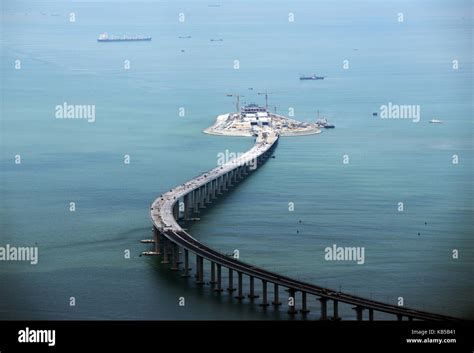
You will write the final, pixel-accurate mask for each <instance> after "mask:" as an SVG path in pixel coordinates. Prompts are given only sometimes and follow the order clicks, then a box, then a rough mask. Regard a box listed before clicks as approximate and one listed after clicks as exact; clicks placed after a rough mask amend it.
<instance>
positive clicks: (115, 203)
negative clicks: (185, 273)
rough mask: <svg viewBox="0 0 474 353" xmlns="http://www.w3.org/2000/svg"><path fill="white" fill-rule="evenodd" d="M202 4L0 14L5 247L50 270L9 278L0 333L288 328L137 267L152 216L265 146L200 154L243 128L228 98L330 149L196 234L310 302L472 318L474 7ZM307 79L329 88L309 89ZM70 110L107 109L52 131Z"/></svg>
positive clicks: (289, 164)
mask: <svg viewBox="0 0 474 353" xmlns="http://www.w3.org/2000/svg"><path fill="white" fill-rule="evenodd" d="M210 3H213V2H212V1H211V2H208V1H184V2H179V3H176V2H174V1H169V2H135V1H133V2H132V1H130V2H125V1H120V2H114V1H106V2H85V1H80V2H79V1H21V0H20V1H18V0H5V1H2V6H3V10H2V22H1V37H2V38H1V40H2V44H1V45H2V51H1V61H2V62H1V68H2V72H1V85H2V87H1V89H2V105H3V106H2V110H1V119H2V120H1V124H2V125H1V147H2V148H1V166H2V179H1V194H0V209H1V213H0V222H1V224H0V226H1V238H0V246H4V245H5V244H11V245H15V246H34V245H37V246H38V247H39V263H38V265H36V266H31V265H29V264H28V263H6V262H2V263H0V319H12V318H16V319H276V318H282V319H287V318H288V315H287V314H286V312H285V310H286V307H285V306H282V308H280V311H274V310H273V309H270V310H267V312H263V311H262V310H261V308H260V307H258V305H252V304H248V303H247V302H246V303H245V304H242V305H235V304H232V303H231V302H232V299H231V298H230V297H229V296H228V295H227V294H225V293H224V294H223V295H221V296H220V297H219V296H217V295H215V294H214V293H211V292H210V291H209V287H208V286H205V287H204V288H195V286H194V284H193V282H192V280H191V279H189V281H186V280H184V279H181V278H179V276H177V275H176V274H175V273H172V272H171V271H169V270H168V269H166V268H163V267H162V266H161V265H160V264H159V259H156V258H154V259H152V258H145V257H139V256H138V255H139V254H140V253H141V251H144V250H147V249H149V246H148V245H146V244H141V243H140V242H139V241H140V240H141V239H144V238H149V237H150V235H151V232H150V230H151V223H150V220H149V205H150V204H151V202H152V200H153V199H154V198H155V197H156V196H158V195H159V194H161V193H162V192H164V191H166V190H168V189H170V188H171V187H173V186H175V185H177V184H179V183H182V182H184V181H186V180H188V179H190V178H192V177H194V176H195V175H197V174H198V173H200V172H203V171H205V170H208V169H210V168H213V167H214V166H215V165H216V162H217V154H218V153H219V152H224V151H225V150H226V149H229V150H230V151H233V152H243V151H245V150H246V149H248V148H249V147H250V146H251V145H252V144H253V140H252V139H251V138H243V137H242V138H238V137H219V136H209V135H205V134H202V133H201V131H202V130H203V129H204V128H206V127H207V126H209V125H211V124H212V123H213V121H214V119H215V117H216V115H218V114H222V113H225V112H228V111H231V110H233V107H234V106H235V102H234V100H233V98H229V97H226V96H225V94H226V93H234V92H236V93H237V92H239V93H242V94H244V95H245V97H244V98H243V101H245V102H246V103H250V102H254V101H255V102H257V103H260V104H264V99H262V98H263V97H262V96H258V95H257V92H258V91H261V90H264V89H268V90H269V91H272V92H277V93H274V94H272V95H270V97H269V103H270V105H271V106H272V109H274V108H273V107H274V106H276V109H277V111H278V112H280V113H282V114H285V115H288V109H289V108H290V107H292V108H294V111H295V118H297V119H300V120H314V119H315V118H316V111H317V110H318V109H319V111H320V112H321V114H322V115H324V116H326V117H327V118H328V120H329V121H330V122H332V123H334V124H335V125H336V129H334V130H332V131H324V132H323V133H322V134H320V135H313V136H304V137H287V138H282V139H281V141H280V143H279V146H278V147H277V149H276V152H275V157H276V158H275V159H271V160H270V161H269V162H268V163H267V164H266V165H265V166H264V167H263V168H262V169H260V170H259V171H258V172H257V173H255V174H253V175H252V176H251V177H250V178H248V179H247V180H246V181H245V182H243V183H242V184H241V185H239V186H238V188H236V189H235V190H234V192H232V193H230V194H229V195H228V196H226V197H225V198H224V199H223V200H222V201H219V206H218V207H215V208H211V209H210V210H209V211H208V212H207V213H206V214H204V215H203V217H202V220H201V221H200V222H197V223H196V224H194V225H192V227H191V228H190V233H191V234H193V235H194V236H195V237H196V238H198V239H200V240H202V241H203V242H205V243H206V244H209V245H211V246H213V247H215V248H216V249H219V250H221V251H222V252H226V253H230V252H232V251H233V250H234V249H238V250H239V252H240V256H241V259H242V260H244V261H246V262H250V263H254V264H256V265H259V266H262V267H265V268H268V269H272V270H275V271H278V272H280V273H283V274H286V275H291V276H294V277H296V278H299V279H303V280H306V281H309V282H312V283H316V284H320V285H324V286H327V287H331V288H334V289H339V288H341V289H342V290H343V291H347V292H350V293H353V294H357V295H362V296H367V297H372V298H374V299H379V300H381V301H385V302H390V303H394V304H396V303H397V298H398V297H403V298H404V302H405V305H406V306H410V307H415V308H419V309H425V310H431V311H436V312H440V313H444V314H449V315H456V316H464V317H470V318H471V319H473V318H474V296H472V292H473V289H474V288H473V287H474V284H473V278H474V243H473V235H474V234H473V209H474V205H473V186H472V180H473V154H472V147H473V139H472V138H473V136H472V131H473V120H472V117H473V106H472V97H473V95H472V93H473V92H472V84H473V82H472V78H473V71H472V70H473V66H472V29H473V27H472V24H473V19H472V9H471V6H472V3H471V2H470V1H384V2H380V1H348V0H347V1H341V2H338V3H337V4H335V3H334V2H333V1H323V2H318V3H317V4H315V3H313V2H312V1H291V2H290V1H258V2H255V1H238V2H237V1H218V2H217V3H219V4H221V6H220V7H208V4H210ZM71 12H74V13H75V16H76V22H75V23H70V22H69V21H68V18H69V13H71ZM180 12H182V13H184V14H185V16H186V20H185V22H184V23H180V22H178V14H179V13H180ZM289 12H292V13H294V14H295V21H294V22H293V23H290V22H288V13H289ZM399 12H403V14H404V20H405V21H404V22H403V23H399V22H397V14H398V13H399ZM52 14H55V15H54V16H52ZM102 32H108V33H109V34H115V35H122V34H143V35H151V36H152V37H153V40H152V41H151V42H141V43H97V42H96V38H97V37H98V35H99V34H100V33H102ZM186 35H191V36H192V38H190V39H178V36H186ZM211 38H223V41H222V42H211V41H210V39H211ZM356 49H357V50H356ZM182 50H184V51H182ZM15 60H20V61H21V69H20V70H15V68H14V65H15ZM124 60H130V65H131V68H130V70H124V69H123V65H124ZM234 60H239V61H240V69H239V70H234V69H233V64H234ZM343 60H348V61H349V69H348V70H344V69H343V68H342V63H343ZM453 60H458V61H459V69H458V70H453V68H452V61H453ZM312 73H316V74H318V75H324V76H327V78H326V79H325V80H324V81H308V82H300V80H299V79H298V77H299V75H300V74H312ZM249 88H253V90H250V89H249ZM63 102H67V103H69V104H94V105H95V106H96V121H95V122H94V123H88V122H87V121H85V120H58V119H55V106H56V105H61V104H63ZM388 102H392V103H395V104H416V105H420V106H421V121H420V122H419V123H413V122H412V121H410V120H389V119H386V120H383V119H380V118H378V117H373V116H372V112H376V111H379V107H380V105H382V104H388ZM180 107H184V108H185V111H186V114H185V116H184V117H179V116H178V109H179V108H180ZM433 118H436V119H441V120H443V122H444V123H443V124H429V123H428V121H429V120H430V119H433ZM125 154H128V155H130V158H131V162H130V164H129V165H125V164H124V163H123V156H124V155H125ZM344 154H347V155H349V158H350V163H349V164H347V165H344V164H343V163H342V156H343V155H344ZM453 154H457V155H458V156H459V164H457V165H453V164H452V163H451V160H452V155H453ZM15 155H21V159H22V163H21V164H19V165H17V164H15V163H14V158H15ZM70 202H75V203H76V212H69V203H70ZM289 202H293V203H294V204H295V210H294V212H289V211H288V203H289ZM398 202H404V206H405V211H404V212H403V213H401V212H397V203H398ZM300 221H301V222H300ZM425 222H426V224H425ZM418 233H419V234H420V235H418ZM333 244H337V245H338V246H361V247H362V246H363V247H365V264H364V265H357V264H355V263H354V262H339V263H338V262H328V261H325V260H324V248H325V247H327V246H332V245H333ZM126 249H129V250H130V251H131V258H130V259H124V250H126ZM453 249H458V250H459V258H458V259H457V260H454V259H453V258H452V250H453ZM193 265H194V263H193ZM70 297H75V299H76V306H75V307H70V306H69V298H70ZM179 297H185V299H186V306H185V307H179V306H178V298H179ZM311 300H312V302H311V303H312V304H315V303H316V301H315V300H314V299H311ZM257 303H258V302H257ZM312 309H313V312H312V315H310V316H309V318H316V317H317V316H316V314H315V312H316V311H317V307H316V306H315V305H313V308H312ZM341 311H342V315H343V316H344V317H347V318H353V313H351V310H350V308H349V307H342V308H341Z"/></svg>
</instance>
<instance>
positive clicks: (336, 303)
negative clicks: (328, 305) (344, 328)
mask: <svg viewBox="0 0 474 353" xmlns="http://www.w3.org/2000/svg"><path fill="white" fill-rule="evenodd" d="M332 309H333V314H332V319H333V320H334V321H338V320H341V318H340V317H339V301H337V300H333V301H332Z"/></svg>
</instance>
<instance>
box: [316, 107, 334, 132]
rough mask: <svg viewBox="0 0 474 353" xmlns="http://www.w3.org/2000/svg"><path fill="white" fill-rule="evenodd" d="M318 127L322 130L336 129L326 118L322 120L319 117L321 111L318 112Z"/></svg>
mask: <svg viewBox="0 0 474 353" xmlns="http://www.w3.org/2000/svg"><path fill="white" fill-rule="evenodd" d="M316 125H318V127H322V128H325V129H334V128H335V126H334V125H333V124H329V123H328V121H327V120H326V118H320V117H319V110H318V120H316Z"/></svg>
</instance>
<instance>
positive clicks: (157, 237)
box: [153, 227, 161, 255]
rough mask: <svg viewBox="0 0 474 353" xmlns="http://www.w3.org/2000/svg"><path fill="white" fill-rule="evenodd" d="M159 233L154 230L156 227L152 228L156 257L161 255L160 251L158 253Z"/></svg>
mask: <svg viewBox="0 0 474 353" xmlns="http://www.w3.org/2000/svg"><path fill="white" fill-rule="evenodd" d="M160 236H161V235H160V232H159V231H158V229H156V227H153V240H154V241H155V244H154V245H155V253H156V254H157V255H160V254H161V251H160Z"/></svg>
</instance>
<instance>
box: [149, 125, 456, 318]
mask: <svg viewBox="0 0 474 353" xmlns="http://www.w3.org/2000/svg"><path fill="white" fill-rule="evenodd" d="M278 138H279V136H278V134H277V133H276V132H274V131H273V130H271V129H269V130H266V132H264V131H261V132H259V134H258V137H257V139H256V142H255V145H254V146H253V147H252V148H251V149H250V150H249V151H247V152H246V153H244V154H243V155H241V156H240V157H239V158H236V159H234V160H231V161H229V162H227V163H225V164H224V165H221V166H219V167H217V168H214V169H212V170H210V171H208V172H207V173H204V174H201V175H199V176H197V177H196V178H194V179H192V180H190V181H188V182H186V183H184V184H182V185H179V186H177V187H175V188H173V189H171V190H170V191H168V192H166V193H164V194H163V195H161V196H160V197H158V198H157V199H156V200H155V201H154V202H153V204H152V206H151V212H150V213H151V219H152V222H153V236H154V239H153V240H151V241H150V242H154V251H148V252H145V254H147V255H162V261H161V262H162V263H163V264H169V265H170V269H171V270H173V271H182V276H183V277H189V276H190V270H191V268H190V267H189V266H190V264H189V260H190V258H189V257H190V255H191V254H193V255H194V256H195V257H196V268H195V270H196V271H195V279H196V283H198V284H204V283H205V278H208V279H209V283H210V284H211V287H212V289H213V290H214V291H216V292H222V291H223V290H224V287H223V283H222V282H223V277H224V273H223V272H224V270H226V271H227V276H225V279H226V280H227V288H225V289H226V290H227V291H229V292H234V291H236V295H235V298H236V299H237V300H238V301H239V302H240V301H242V300H243V299H244V298H245V296H244V292H243V283H244V279H248V290H249V293H248V298H249V299H250V300H256V299H257V298H259V297H260V296H259V295H258V294H257V292H256V285H258V283H260V286H259V289H260V294H261V299H260V305H261V306H264V307H265V306H269V305H274V306H278V305H281V304H282V303H281V301H280V294H281V293H280V292H281V288H283V289H287V291H286V292H285V295H287V297H286V298H285V302H287V305H288V313H289V314H290V315H295V314H297V313H298V311H299V312H300V313H301V314H302V315H306V314H307V313H308V312H309V306H308V298H309V297H310V296H311V297H313V298H316V299H317V300H318V301H319V303H318V306H319V308H320V319H322V320H325V319H332V320H339V319H340V316H339V304H340V303H343V304H345V305H351V306H352V309H354V311H355V318H356V319H357V320H363V318H364V313H366V314H365V316H366V318H367V319H368V320H374V312H382V313H386V314H391V315H393V316H394V318H397V319H398V320H403V319H408V320H413V319H417V320H436V321H457V320H459V319H457V318H453V317H449V316H444V315H439V314H434V313H429V312H425V311H420V310H415V309H409V308H406V307H401V306H396V305H391V304H386V303H383V302H379V301H375V300H371V299H367V298H363V297H358V296H354V295H351V294H348V293H343V292H340V291H335V290H332V289H329V288H324V287H320V286H317V285H314V284H311V283H306V282H303V281H300V280H296V279H294V278H291V277H287V276H283V275H280V274H278V273H275V272H271V271H268V270H265V269H263V268H259V267H256V266H253V265H252V264H248V263H245V262H242V261H240V260H239V259H236V258H234V257H230V256H228V255H225V254H222V253H220V252H218V251H216V250H214V249H211V248H210V247H208V246H206V245H204V244H202V243H200V242H199V241H198V240H196V239H195V238H193V237H192V236H191V235H190V234H189V233H187V232H186V231H185V230H184V229H183V228H181V226H180V224H179V222H180V221H192V220H194V219H196V217H197V216H199V214H200V213H201V212H202V211H203V209H205V208H206V207H207V205H209V204H210V203H212V202H213V200H215V199H216V198H218V197H219V195H222V194H223V193H225V192H226V191H227V190H229V189H230V188H231V187H233V186H235V185H236V184H237V183H239V181H241V180H242V179H244V178H245V177H247V176H248V175H250V174H251V173H253V172H254V171H255V170H257V169H258V168H260V167H261V166H262V165H263V164H264V163H265V162H266V161H267V160H268V159H269V158H270V157H271V155H272V153H273V150H274V149H275V147H276V145H277V143H278ZM205 261H206V262H207V263H208V265H209V266H208V271H207V272H206V271H205V267H204V263H205ZM234 280H235V281H234ZM256 280H257V281H258V282H257V283H256ZM235 285H236V286H235ZM269 286H273V298H272V300H271V301H270V299H269V297H268V293H269V291H268V287H269ZM297 294H298V298H297ZM328 304H332V305H329V309H332V315H331V313H329V314H328ZM297 308H299V310H297Z"/></svg>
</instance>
